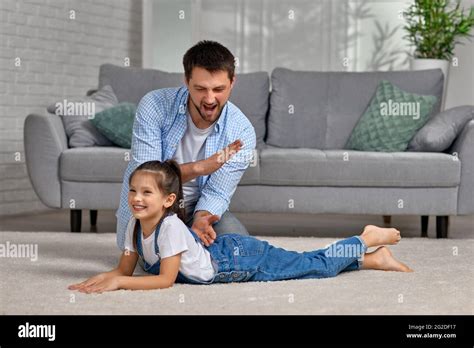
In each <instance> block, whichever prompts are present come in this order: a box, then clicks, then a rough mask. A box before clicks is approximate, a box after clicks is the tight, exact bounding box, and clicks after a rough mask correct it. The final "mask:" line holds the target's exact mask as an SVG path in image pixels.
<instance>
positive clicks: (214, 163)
mask: <svg viewBox="0 0 474 348" xmlns="http://www.w3.org/2000/svg"><path fill="white" fill-rule="evenodd" d="M241 148H242V141H240V139H237V140H236V141H234V142H233V143H231V144H229V145H228V146H227V147H225V148H224V149H222V150H221V151H218V152H217V153H215V154H214V155H212V156H211V157H209V158H206V159H203V160H200V161H196V162H189V163H184V164H181V165H180V166H179V167H180V169H181V180H182V182H183V184H184V183H185V182H188V181H191V180H193V179H195V178H197V177H198V176H203V175H211V174H212V173H214V172H215V171H216V170H218V169H219V168H220V167H222V166H223V165H224V163H225V162H227V160H228V159H229V158H231V157H232V156H233V155H234V154H236V153H237V152H239V151H240V149H241Z"/></svg>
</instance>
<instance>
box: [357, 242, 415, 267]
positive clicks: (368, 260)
mask: <svg viewBox="0 0 474 348" xmlns="http://www.w3.org/2000/svg"><path fill="white" fill-rule="evenodd" d="M362 268H363V269H378V270H382V271H397V272H413V270H412V269H411V268H410V267H408V266H407V265H405V264H404V263H402V262H400V261H398V260H397V259H395V258H394V257H393V255H392V252H391V251H390V250H389V249H388V248H387V247H380V248H378V249H377V250H375V251H374V252H372V253H367V254H365V255H364V262H363V264H362Z"/></svg>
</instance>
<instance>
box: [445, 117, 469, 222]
mask: <svg viewBox="0 0 474 348" xmlns="http://www.w3.org/2000/svg"><path fill="white" fill-rule="evenodd" d="M473 150H474V120H471V121H469V122H468V123H466V124H465V126H464V128H463V130H462V132H461V133H460V134H459V136H458V137H457V138H456V140H455V141H454V143H453V145H452V146H451V148H450V149H449V153H451V154H457V156H458V158H459V160H460V161H461V185H460V186H459V192H458V215H467V214H474V151H473Z"/></svg>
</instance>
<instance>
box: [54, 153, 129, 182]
mask: <svg viewBox="0 0 474 348" xmlns="http://www.w3.org/2000/svg"><path fill="white" fill-rule="evenodd" d="M130 156H131V153H130V150H128V149H122V148H119V147H108V146H107V147H82V148H81V147H78V148H74V149H68V150H66V151H63V153H62V154H61V157H60V158H59V175H60V178H61V180H66V181H79V182H122V180H123V174H124V172H125V169H126V168H127V165H128V162H129V160H130Z"/></svg>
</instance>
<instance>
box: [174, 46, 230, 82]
mask: <svg viewBox="0 0 474 348" xmlns="http://www.w3.org/2000/svg"><path fill="white" fill-rule="evenodd" d="M183 66H184V76H185V77H186V81H189V79H190V78H191V73H192V71H193V68H194V67H201V68H204V69H206V70H207V71H209V72H211V73H213V72H216V71H227V75H228V76H229V80H231V81H232V80H233V79H234V74H235V58H234V55H233V54H232V53H231V52H230V51H229V50H228V49H227V48H226V47H224V46H223V45H221V44H220V43H218V42H215V41H209V40H204V41H199V42H198V43H197V44H195V45H194V46H193V47H191V48H190V49H189V50H188V51H187V52H186V53H185V54H184V57H183Z"/></svg>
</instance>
